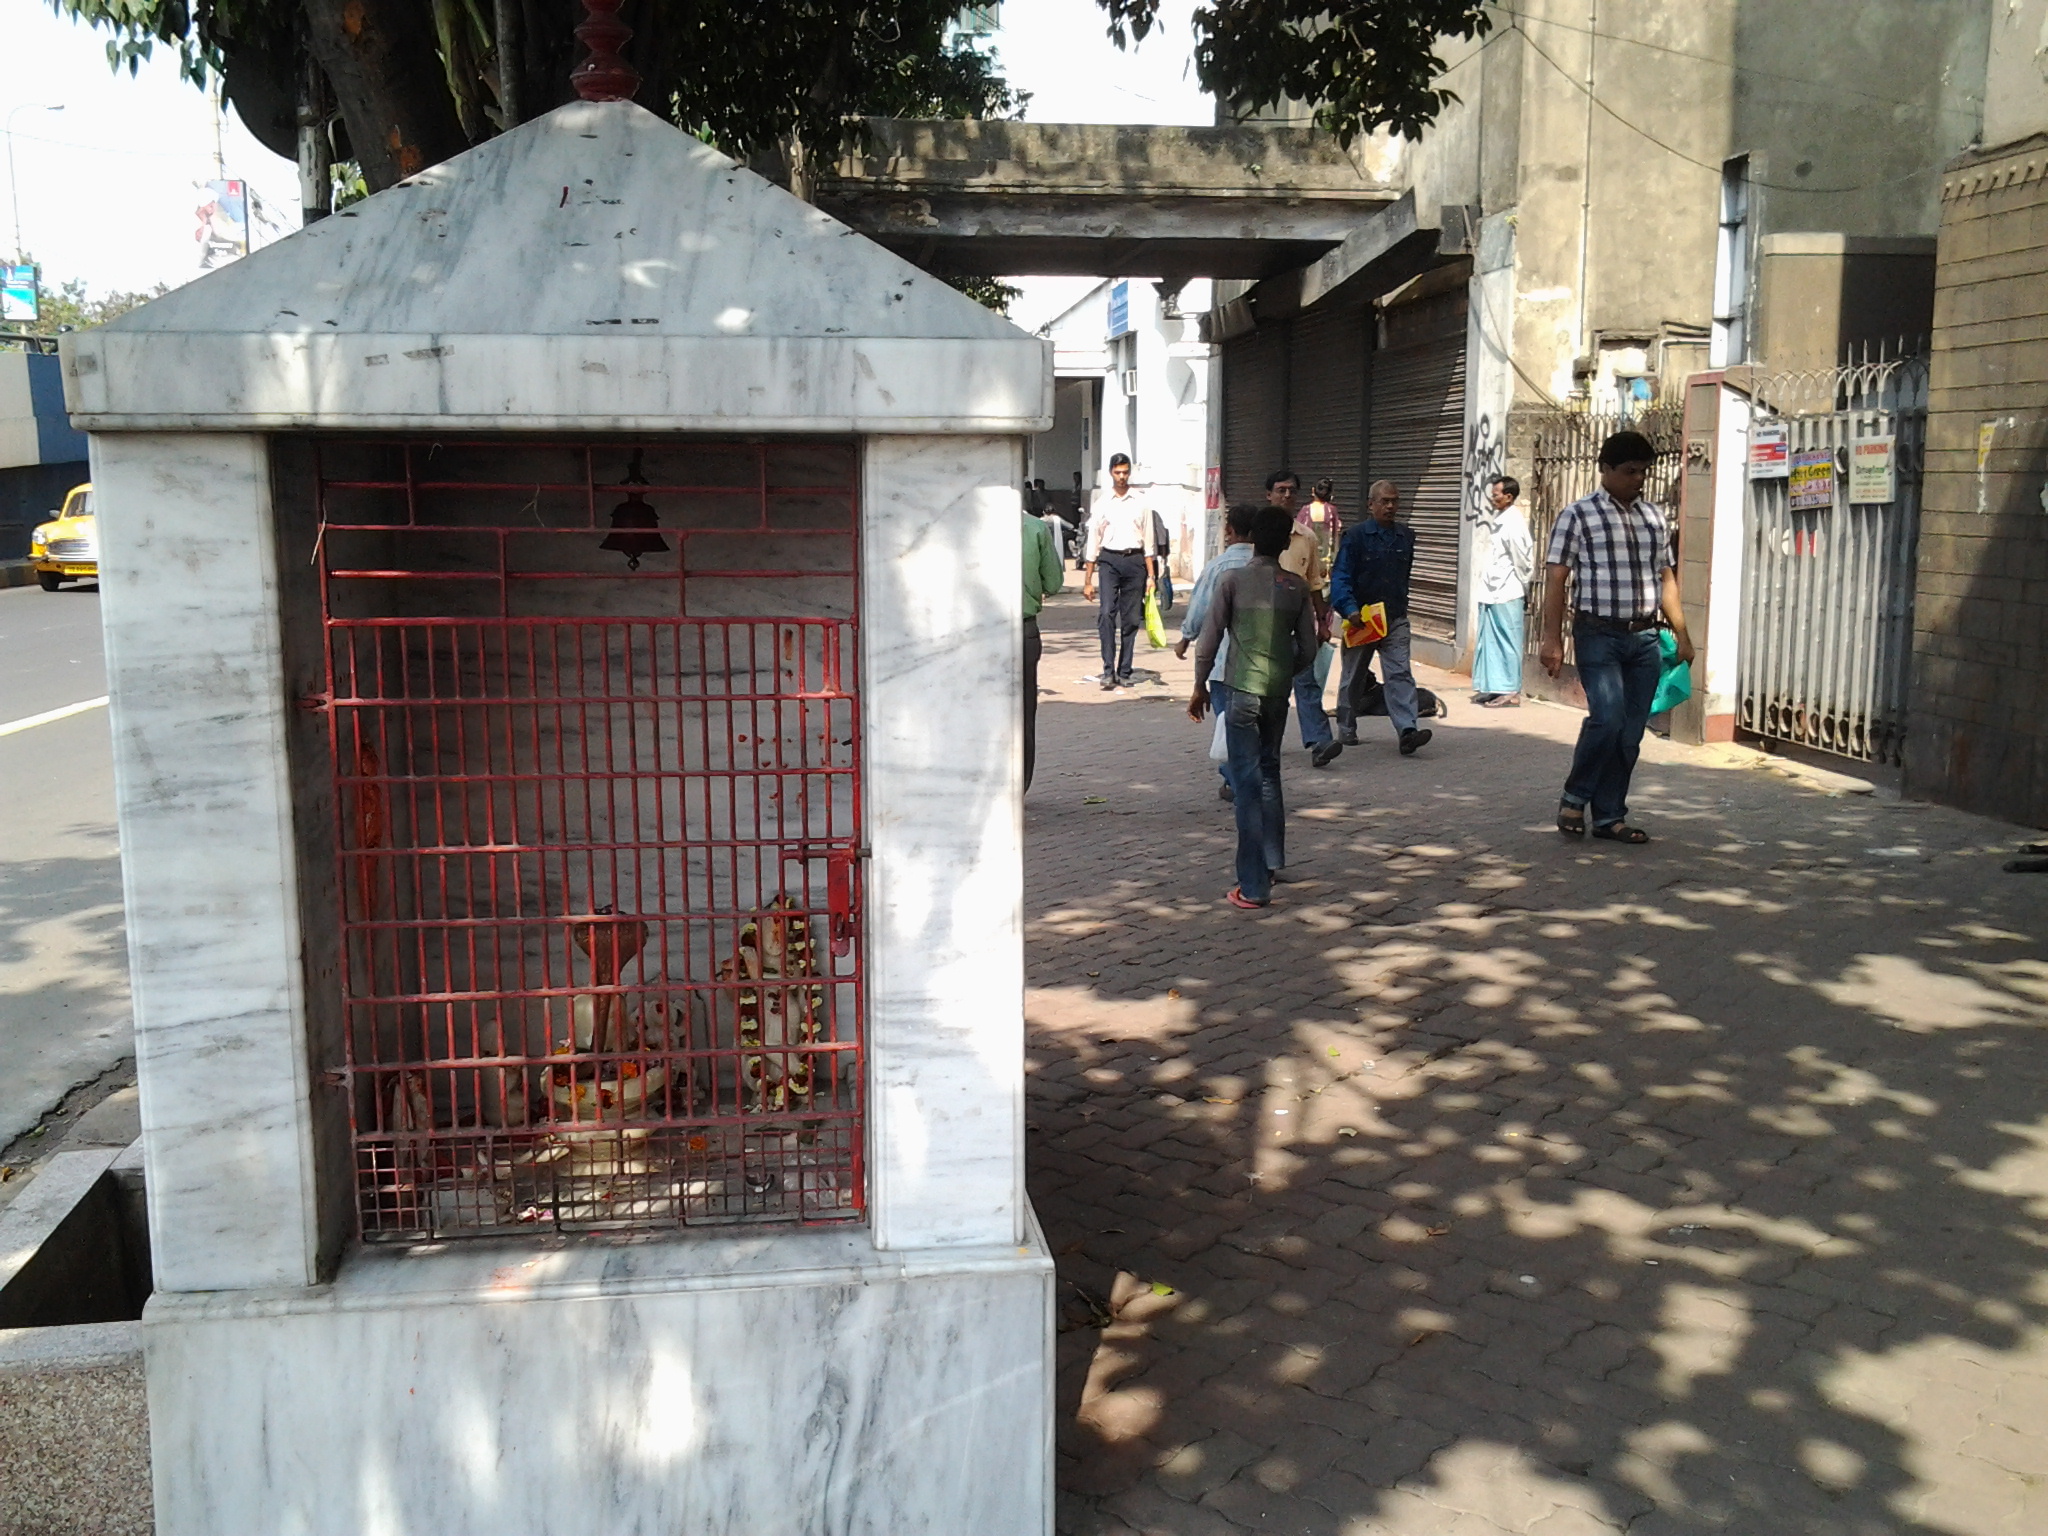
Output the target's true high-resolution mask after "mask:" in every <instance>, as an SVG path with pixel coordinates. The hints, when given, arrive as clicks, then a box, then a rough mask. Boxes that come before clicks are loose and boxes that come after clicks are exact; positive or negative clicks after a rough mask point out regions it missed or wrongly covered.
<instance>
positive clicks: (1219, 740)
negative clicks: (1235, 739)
mask: <svg viewBox="0 0 2048 1536" xmlns="http://www.w3.org/2000/svg"><path fill="white" fill-rule="evenodd" d="M1209 761H1210V762H1212V763H1227V762H1229V761H1230V741H1229V738H1228V737H1226V736H1225V735H1224V734H1223V716H1222V715H1220V714H1219V715H1217V716H1216V731H1215V734H1214V735H1212V736H1211V737H1210V738H1209Z"/></svg>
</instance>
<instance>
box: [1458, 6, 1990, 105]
mask: <svg viewBox="0 0 2048 1536" xmlns="http://www.w3.org/2000/svg"><path fill="white" fill-rule="evenodd" d="M1495 9H1497V10H1500V11H1502V12H1505V13H1506V14H1507V15H1509V16H1512V17H1513V18H1514V25H1513V26H1509V27H1504V28H1502V29H1501V30H1502V31H1503V32H1521V33H1522V34H1523V35H1524V36H1525V37H1526V36H1527V35H1528V33H1527V31H1526V29H1525V28H1524V27H1523V25H1522V23H1524V22H1535V23H1536V24H1537V25H1538V26H1544V27H1556V28H1557V29H1558V30H1559V31H1561V32H1577V33H1579V34H1581V35H1582V36H1593V37H1598V38H1600V39H1602V40H1603V41H1605V42H1610V43H1626V44H1627V45H1628V46H1629V47H1631V48H1643V49H1647V50H1649V51H1650V52H1652V53H1668V54H1670V55H1671V56H1672V57H1673V58H1680V59H1692V60H1694V61H1696V62H1698V63H1701V64H1713V65H1716V66H1718V67H1720V68H1722V69H1725V70H1728V71H1730V72H1731V73H1734V74H1738V75H1755V76H1756V77H1757V78H1758V79H1762V80H1780V81H1783V82H1784V83H1785V84H1787V85H1796V86H1798V87H1799V88H1800V90H1801V91H1802V93H1804V94H1806V95H1811V94H1813V90H1814V82H1813V79H1812V77H1810V76H1807V75H1783V74H1779V73H1778V72H1777V71H1776V70H1774V69H1760V68H1758V67H1757V66H1756V65H1754V64H1738V63H1737V62H1736V61H1735V60H1733V59H1723V58H1717V57H1716V56H1715V55H1713V54H1711V53H1696V52H1694V51H1693V50H1692V49H1689V48H1674V47H1672V46H1671V45H1670V44H1669V43H1653V42H1648V41H1646V40H1645V39H1643V38H1640V37H1624V36H1622V35H1621V34H1620V33H1618V32H1601V31H1599V30H1597V29H1596V28H1592V27H1582V26H1580V25H1578V24H1577V23H1576V22H1570V21H1560V20H1559V19H1558V18H1557V17H1555V16H1532V15H1530V14H1529V13H1528V12H1526V11H1518V10H1516V9H1515V8H1514V7H1513V6H1512V5H1505V4H1499V3H1498V0H1497V3H1496V5H1495ZM1824 94H1834V95H1842V96H1861V97H1863V98H1864V99H1866V100H1868V101H1874V102H1877V103H1879V104H1881V105H1883V106H1887V107H1915V106H1919V105H1920V103H1918V102H1913V101H1901V100H1899V99H1898V98H1897V97H1895V96H1880V95H1878V94H1877V93H1876V92H1875V91H1859V90H1857V89H1856V88H1855V87H1854V86H1836V87H1833V88H1832V90H1831V91H1829V92H1825V93H1824ZM1935 110H1936V111H1939V112H1946V113H1949V114H1950V115H1951V116H1965V115H1968V114H1967V111H1966V109H1964V108H1962V107H1937V108H1935Z"/></svg>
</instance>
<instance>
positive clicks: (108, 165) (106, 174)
mask: <svg viewBox="0 0 2048 1536" xmlns="http://www.w3.org/2000/svg"><path fill="white" fill-rule="evenodd" d="M41 105H61V106H62V107H63V108H64V110H63V111H62V112H40V111H36V110H34V108H35V107H36V106H41ZM17 108H20V109H22V110H19V111H17V110H16V109H17ZM10 122H11V123H12V125H13V129H14V131H13V134H12V135H11V138H12V141H13V160H14V166H15V170H16V172H17V173H18V175H19V177H20V184H19V186H16V187H10V188H9V189H8V190H9V193H10V199H9V203H8V205H7V206H6V207H4V208H0V215H4V216H5V217H6V220H7V222H6V224H5V225H4V226H0V246H4V248H5V249H6V251H7V252H9V253H12V251H13V249H14V222H13V220H14V206H13V205H14V200H15V199H16V198H18V199H19V204H20V209H21V234H22V243H23V245H24V246H25V247H26V248H27V250H28V251H29V252H30V253H31V254H32V255H33V256H34V257H35V259H36V260H37V261H38V262H40V263H41V265H42V268H43V285H44V287H45V288H51V289H54V288H56V287H57V286H59V285H60V284H61V283H62V282H63V281H64V280H66V279H68V278H83V279H84V280H85V283H86V286H87V288H88V290H89V291H90V292H91V293H93V294H95V295H99V294H105V293H108V292H111V291H115V290H128V291H135V290H143V289H148V288H151V287H154V286H155V285H156V284H157V283H160V282H161V283H168V284H170V285H171V286H172V287H176V286H177V285H178V284H180V283H183V282H186V281H188V280H189V279H191V278H194V277H197V276H198V275H199V245H198V242H197V241H196V240H195V239H194V238H193V236H194V233H195V232H196V230H197V229H198V220H197V218H196V217H195V215H194V210H195V209H197V208H198V206H199V205H200V203H202V202H203V201H205V199H206V194H205V193H203V192H201V191H200V190H199V189H198V188H197V187H196V186H195V185H194V183H196V182H205V181H208V180H210V179H212V177H213V175H214V158H213V153H214V126H213V109H212V107H211V106H210V105H209V104H208V102H207V98H206V96H205V94H204V93H203V92H201V91H200V90H198V89H197V88H196V87H194V86H192V85H189V84H187V83H186V82H184V81H183V80H181V79H179V78H178V69H177V63H176V61H175V59H174V58H172V57H170V56H169V55H168V54H166V53H164V52H163V51H162V50H159V51H158V54H157V57H156V58H154V59H152V60H151V61H150V62H148V63H146V64H144V65H143V66H142V69H141V72H140V74H139V75H137V76H136V78H134V79H130V78H129V77H128V74H127V71H126V70H123V71H122V72H121V73H120V74H119V75H116V74H115V73H114V72H113V71H112V70H111V69H109V68H108V67H107V57H106V51H105V34H104V33H94V32H93V31H92V30H91V29H89V28H87V27H84V26H81V25H79V24H77V23H75V22H71V21H68V20H65V19H64V18H62V17H60V16H58V15H57V14H56V13H55V12H53V11H52V10H51V9H50V7H49V5H48V4H47V3H46V0H0V128H4V127H6V126H7V124H8V123H10ZM221 148H222V150H223V154H224V158H225V160H226V163H227V174H228V175H229V176H231V177H239V178H241V179H243V180H246V181H248V182H249V183H250V185H251V187H252V188H253V189H254V191H255V193H256V195H257V197H258V198H260V199H261V200H262V201H263V203H264V204H265V205H267V207H268V208H269V209H270V210H271V212H272V215H273V216H274V217H275V218H276V219H277V220H278V222H279V223H280V224H281V225H282V226H283V227H284V228H286V229H296V228H297V227H298V222H299V173H298V168H297V167H296V166H295V165H293V164H292V162H290V161H288V160H282V159H280V158H278V157H277V156H276V155H273V154H271V153H270V151H269V150H267V149H264V148H263V147H262V146H261V145H260V144H258V143H257V142H256V141H255V140H254V139H252V138H250V137H249V135H248V133H247V132H246V131H245V130H244V129H243V128H242V125H241V123H240V122H239V121H237V120H235V118H234V116H233V114H232V112H230V113H229V114H228V120H227V122H226V123H225V124H224V126H223V130H222V133H221ZM4 171H5V162H4V161H0V174H4ZM267 238H270V237H269V235H268V234H267V232H266V231H264V230H263V229H262V228H261V227H260V226H258V228H257V230H256V240H257V243H259V244H261V243H263V242H264V241H265V240H266V239H267Z"/></svg>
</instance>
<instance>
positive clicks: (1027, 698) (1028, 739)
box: [1024, 619, 1045, 789]
mask: <svg viewBox="0 0 2048 1536" xmlns="http://www.w3.org/2000/svg"><path fill="white" fill-rule="evenodd" d="M1044 654H1045V642H1044V641H1043V640H1041V639H1040V638H1039V637H1038V620H1036V619H1026V620H1025V621H1024V787H1025V788H1026V789H1029V788H1030V787H1031V770H1032V769H1033V768H1034V767H1036V766H1037V764H1038V658H1039V657H1041V656H1043V655H1044Z"/></svg>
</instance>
